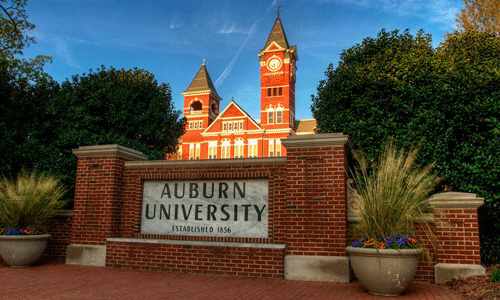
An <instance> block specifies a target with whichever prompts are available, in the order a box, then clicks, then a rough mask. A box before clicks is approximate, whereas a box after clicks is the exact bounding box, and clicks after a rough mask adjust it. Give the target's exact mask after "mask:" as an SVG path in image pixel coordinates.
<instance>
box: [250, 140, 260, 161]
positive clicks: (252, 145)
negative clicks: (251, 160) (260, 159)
mask: <svg viewBox="0 0 500 300" xmlns="http://www.w3.org/2000/svg"><path fill="white" fill-rule="evenodd" d="M257 146H258V140H248V157H257V155H258V153H257Z"/></svg>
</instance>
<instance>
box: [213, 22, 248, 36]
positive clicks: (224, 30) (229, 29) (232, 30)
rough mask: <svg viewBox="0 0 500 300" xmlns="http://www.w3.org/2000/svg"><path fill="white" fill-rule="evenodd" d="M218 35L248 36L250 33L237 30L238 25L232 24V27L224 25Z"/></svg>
mask: <svg viewBox="0 0 500 300" xmlns="http://www.w3.org/2000/svg"><path fill="white" fill-rule="evenodd" d="M217 33H243V34H247V33H248V32H246V31H244V30H242V29H239V28H236V24H234V23H232V24H231V26H227V25H224V26H223V27H222V29H221V30H219V31H218V32H217Z"/></svg>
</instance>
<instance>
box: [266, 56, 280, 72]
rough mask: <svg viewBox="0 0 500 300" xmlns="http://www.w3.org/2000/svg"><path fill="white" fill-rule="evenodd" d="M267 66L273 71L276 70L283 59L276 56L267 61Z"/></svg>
mask: <svg viewBox="0 0 500 300" xmlns="http://www.w3.org/2000/svg"><path fill="white" fill-rule="evenodd" d="M267 67H268V68H269V70H271V71H276V70H278V69H279V68H280V67H281V60H280V59H279V58H277V57H276V58H271V59H270V60H269V61H268V62H267Z"/></svg>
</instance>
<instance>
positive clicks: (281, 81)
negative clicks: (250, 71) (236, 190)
mask: <svg viewBox="0 0 500 300" xmlns="http://www.w3.org/2000/svg"><path fill="white" fill-rule="evenodd" d="M298 59H299V57H298V54H297V47H296V46H290V45H289V44H288V40H287V38H286V35H285V31H284V30H283V26H282V24H281V19H280V17H279V14H278V17H277V18H276V21H275V22H274V26H273V28H272V30H271V33H270V35H269V37H268V39H267V42H266V44H265V46H264V49H262V50H261V51H260V53H259V64H260V79H261V95H260V99H261V101H260V107H261V109H260V111H261V113H260V122H257V121H256V120H254V119H253V118H252V117H251V116H249V115H248V114H247V113H246V112H245V110H243V109H242V108H241V107H240V106H239V105H238V104H236V102H235V101H234V100H231V102H230V103H229V104H228V105H227V106H226V107H225V108H224V109H222V110H221V109H220V102H221V100H222V98H221V97H220V96H219V95H218V94H217V91H216V90H215V87H214V84H213V82H212V79H211V78H210V75H209V74H208V71H207V68H206V66H205V62H203V64H202V66H201V68H200V70H199V71H198V73H197V74H196V76H195V77H194V79H193V81H192V82H191V84H190V85H189V87H188V89H187V90H186V91H184V92H183V93H182V94H183V95H184V117H186V119H187V125H186V133H185V134H184V135H183V137H182V140H181V142H180V143H179V150H178V153H177V158H178V159H215V158H245V157H273V156H286V150H285V148H284V147H282V146H281V139H282V138H285V137H287V136H290V135H295V134H314V129H315V127H316V120H295V79H296V77H295V73H296V71H297V67H296V62H297V60H298Z"/></svg>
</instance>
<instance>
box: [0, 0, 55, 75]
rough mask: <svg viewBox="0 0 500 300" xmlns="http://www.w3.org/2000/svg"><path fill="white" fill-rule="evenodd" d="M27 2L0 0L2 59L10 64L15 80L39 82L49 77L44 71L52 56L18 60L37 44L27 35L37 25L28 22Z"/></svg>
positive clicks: (0, 46) (0, 47)
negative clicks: (27, 48) (24, 50)
mask: <svg viewBox="0 0 500 300" xmlns="http://www.w3.org/2000/svg"><path fill="white" fill-rule="evenodd" d="M27 2H28V1H27V0H0V57H2V58H3V59H5V60H6V61H8V62H9V64H8V68H9V72H10V73H11V75H12V79H13V80H23V78H24V77H28V78H29V79H30V80H37V79H38V78H41V77H45V78H46V77H48V75H47V74H46V73H44V71H43V66H44V65H45V63H47V62H50V61H51V57H50V56H46V55H38V56H37V57H35V58H28V59H26V58H18V56H19V55H23V49H24V48H25V47H29V46H30V45H31V44H35V43H36V41H35V38H34V37H32V36H29V35H28V34H27V32H28V31H30V30H33V29H34V28H35V25H33V24H31V23H30V22H28V15H27V13H26V9H25V6H26V4H27Z"/></svg>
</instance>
